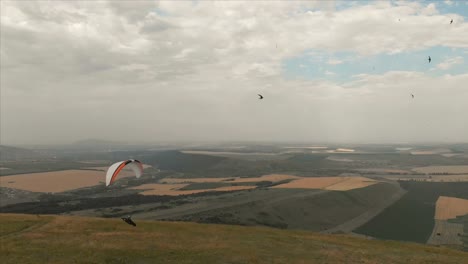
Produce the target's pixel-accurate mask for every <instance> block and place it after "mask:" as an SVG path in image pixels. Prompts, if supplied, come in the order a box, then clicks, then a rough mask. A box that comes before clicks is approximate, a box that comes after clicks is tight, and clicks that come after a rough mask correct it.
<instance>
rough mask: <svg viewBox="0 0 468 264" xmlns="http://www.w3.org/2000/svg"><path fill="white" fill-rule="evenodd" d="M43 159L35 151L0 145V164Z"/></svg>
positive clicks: (42, 155)
mask: <svg viewBox="0 0 468 264" xmlns="http://www.w3.org/2000/svg"><path fill="white" fill-rule="evenodd" d="M44 157H45V155H44V154H41V153H40V152H39V151H36V150H31V149H25V148H17V147H10V146H5V145H0V162H2V161H18V160H28V159H40V158H44Z"/></svg>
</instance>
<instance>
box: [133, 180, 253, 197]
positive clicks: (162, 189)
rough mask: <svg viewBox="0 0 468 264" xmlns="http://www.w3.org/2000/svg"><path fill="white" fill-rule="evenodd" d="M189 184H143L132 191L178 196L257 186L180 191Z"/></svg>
mask: <svg viewBox="0 0 468 264" xmlns="http://www.w3.org/2000/svg"><path fill="white" fill-rule="evenodd" d="M187 185H188V184H183V183H179V184H158V183H155V184H143V185H140V186H137V187H132V188H130V189H135V190H145V191H144V192H141V193H140V194H142V195H170V196H177V195H187V194H194V193H202V192H210V191H217V192H226V191H239V190H248V189H253V188H255V187H256V186H225V187H220V188H215V189H202V190H180V188H183V187H185V186H187Z"/></svg>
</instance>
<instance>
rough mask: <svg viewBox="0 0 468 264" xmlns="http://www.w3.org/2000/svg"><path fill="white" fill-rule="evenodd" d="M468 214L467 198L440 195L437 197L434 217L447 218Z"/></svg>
mask: <svg viewBox="0 0 468 264" xmlns="http://www.w3.org/2000/svg"><path fill="white" fill-rule="evenodd" d="M466 214H468V200H466V199H460V198H454V197H447V196H440V197H439V199H437V204H436V211H435V217H434V219H438V220H447V219H452V218H456V217H457V216H461V215H466Z"/></svg>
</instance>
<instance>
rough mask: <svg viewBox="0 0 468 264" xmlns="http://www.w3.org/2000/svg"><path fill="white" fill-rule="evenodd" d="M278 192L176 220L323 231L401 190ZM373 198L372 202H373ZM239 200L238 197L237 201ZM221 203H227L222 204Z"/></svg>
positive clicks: (386, 186) (375, 187) (385, 187)
mask: <svg viewBox="0 0 468 264" xmlns="http://www.w3.org/2000/svg"><path fill="white" fill-rule="evenodd" d="M276 191H277V190H274V189H273V190H271V189H268V190H264V191H256V192H250V193H249V194H250V196H251V201H246V202H244V203H241V204H236V205H234V206H225V207H222V208H217V209H214V210H203V211H201V212H198V213H194V214H188V213H187V214H184V215H182V216H179V217H176V218H171V219H173V220H184V221H195V222H203V223H224V224H240V225H266V226H271V227H278V228H288V229H305V230H311V231H323V230H327V229H330V228H333V227H335V226H337V225H340V224H343V223H344V222H346V221H349V220H351V219H353V218H355V217H357V216H359V215H361V214H363V213H365V212H367V211H371V210H373V208H379V207H380V206H382V204H383V203H384V202H385V201H386V200H387V199H388V198H389V197H391V196H392V195H393V194H394V193H395V192H397V191H398V188H397V187H396V186H394V185H391V184H387V183H379V184H375V185H372V186H369V187H366V188H360V189H354V190H349V191H329V192H324V193H317V192H316V191H314V190H294V191H293V190H290V192H289V193H287V192H286V193H284V194H281V193H279V192H276ZM266 192H270V193H271V196H270V197H269V198H267V199H261V200H259V199H255V197H256V194H262V195H264V194H265V193H266ZM369 197H372V199H369ZM234 198H235V199H236V200H239V198H238V197H234ZM218 203H224V204H227V203H226V200H225V199H223V200H221V199H220V200H219V201H218Z"/></svg>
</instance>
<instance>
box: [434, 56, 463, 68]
mask: <svg viewBox="0 0 468 264" xmlns="http://www.w3.org/2000/svg"><path fill="white" fill-rule="evenodd" d="M457 64H463V57H461V56H458V57H455V58H449V59H446V60H445V61H443V62H441V63H439V64H437V69H440V70H448V69H450V68H452V67H453V66H455V65H457Z"/></svg>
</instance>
